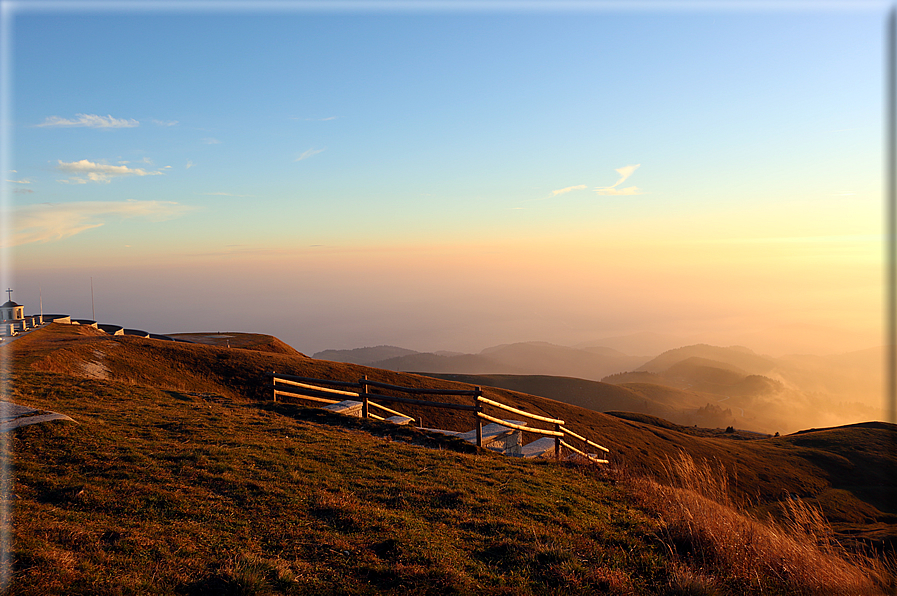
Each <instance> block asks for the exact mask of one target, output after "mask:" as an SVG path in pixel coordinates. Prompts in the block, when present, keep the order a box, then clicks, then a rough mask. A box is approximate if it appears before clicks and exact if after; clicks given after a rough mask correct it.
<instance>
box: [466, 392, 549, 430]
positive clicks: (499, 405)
mask: <svg viewBox="0 0 897 596" xmlns="http://www.w3.org/2000/svg"><path fill="white" fill-rule="evenodd" d="M478 401H480V402H482V403H484V404H489V405H490V406H495V407H496V408H500V409H502V410H506V411H508V412H513V413H514V414H518V415H519V416H526V417H527V418H532V419H533V420H541V421H542V422H549V423H551V424H563V423H564V421H563V420H557V419H555V418H547V417H545V416H537V415H536V414H530V413H529V412H524V411H523V410H518V409H517V408H512V407H511V406H506V405H505V404H503V403H501V402H497V401H492V400H491V399H486V398H485V397H480V398H479V399H478Z"/></svg>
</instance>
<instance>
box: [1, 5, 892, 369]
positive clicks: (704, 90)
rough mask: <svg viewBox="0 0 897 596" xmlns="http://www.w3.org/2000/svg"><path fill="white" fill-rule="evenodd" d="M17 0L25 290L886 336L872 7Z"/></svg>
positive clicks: (16, 280)
mask: <svg viewBox="0 0 897 596" xmlns="http://www.w3.org/2000/svg"><path fill="white" fill-rule="evenodd" d="M18 6H19V10H18V12H17V13H16V16H15V20H14V23H13V25H12V27H11V29H12V33H13V38H12V46H13V49H14V53H13V56H12V59H11V66H12V73H11V74H12V77H11V81H12V87H11V91H10V93H9V95H10V96H11V99H12V107H11V112H12V113H11V123H10V127H9V129H8V132H9V134H10V135H11V147H12V156H11V159H10V160H9V166H8V169H10V170H14V171H10V172H7V178H6V179H7V180H8V181H9V182H7V183H6V189H7V193H8V194H7V196H8V197H13V201H12V208H13V209H14V213H15V219H14V220H13V221H14V223H13V224H12V225H13V227H12V230H11V231H10V232H9V233H8V234H7V236H8V238H7V245H10V244H14V245H15V246H12V247H10V248H8V249H7V250H8V255H9V256H10V257H11V258H12V259H13V263H14V274H9V273H8V274H7V275H8V277H9V279H8V282H9V283H10V284H14V285H15V286H16V288H17V292H19V293H17V294H16V296H17V297H20V298H21V299H22V300H20V301H23V300H28V301H29V302H34V294H36V293H37V292H36V290H37V289H38V288H35V287H34V286H38V287H40V288H44V290H43V292H44V296H45V303H46V300H47V299H48V298H47V294H48V292H47V288H51V290H50V295H51V296H52V297H51V298H49V299H50V300H51V304H54V308H56V309H57V310H62V311H63V312H69V311H78V312H72V314H75V315H77V316H85V314H89V313H84V312H83V308H84V304H83V292H81V290H83V287H81V286H83V285H84V284H83V280H84V279H85V278H86V277H94V278H95V281H97V282H98V285H99V286H100V287H101V288H102V291H103V295H104V296H105V297H106V300H104V302H103V305H104V311H102V312H103V314H104V316H108V317H112V318H113V319H115V320H113V321H109V322H119V324H126V325H129V326H143V327H148V326H151V327H153V329H152V331H159V332H165V331H169V332H171V331H202V330H217V326H219V325H220V326H222V327H227V325H226V324H225V323H228V324H238V326H239V327H240V328H239V329H232V330H244V331H259V332H267V333H273V334H275V335H279V336H281V337H282V338H283V339H285V340H286V341H288V342H290V343H291V344H292V345H294V346H296V347H297V348H298V349H300V350H305V351H316V350H320V349H325V348H341V347H356V346H361V345H372V344H377V343H392V344H398V345H406V346H407V347H411V348H416V349H474V348H482V347H486V346H488V345H491V344H494V343H502V342H507V341H520V340H525V339H533V340H543V339H544V340H549V341H556V342H558V343H574V342H579V341H588V339H589V338H599V337H602V336H603V335H614V334H618V333H623V332H634V331H642V330H649V329H654V330H663V331H670V332H676V333H681V334H684V335H688V336H693V335H700V334H702V333H705V334H706V333H710V332H717V335H716V336H715V339H716V340H719V341H723V340H725V339H726V338H730V339H733V340H734V339H737V337H738V336H739V334H744V333H748V332H754V331H756V330H757V329H759V328H763V327H766V326H768V327H770V328H771V329H772V328H775V327H776V326H781V325H787V324H791V323H796V322H799V323H806V324H814V325H821V326H827V327H831V328H838V329H840V330H841V331H843V332H844V333H848V334H857V333H859V334H861V335H862V336H863V337H864V338H865V339H863V340H862V341H865V342H871V343H870V344H869V345H872V344H874V343H875V339H874V338H875V337H877V335H876V334H879V333H880V325H879V321H880V317H879V314H880V312H881V304H880V300H881V292H882V288H881V279H880V268H881V255H882V250H883V248H882V246H881V232H882V219H881V217H882V209H883V207H882V194H881V193H882V183H883V174H884V172H883V156H882V150H883V148H882V140H883V128H882V127H883V124H884V120H883V114H884V110H883V85H882V76H883V68H884V67H883V33H884V18H883V17H884V12H885V10H884V9H885V7H886V6H887V5H886V4H865V5H862V7H861V8H859V9H856V10H851V9H847V8H843V7H842V8H838V9H832V10H818V9H816V10H814V9H812V8H810V9H806V10H792V11H781V10H780V11H773V12H768V11H767V12H763V11H761V10H732V9H731V5H726V4H716V5H713V6H715V7H716V8H715V9H713V10H663V11H659V10H656V9H655V10H650V9H647V10H634V11H630V12H627V11H625V10H622V9H618V10H571V11H566V12H563V11H558V12H552V11H550V10H541V11H527V10H522V9H519V8H518V9H515V8H513V7H511V8H502V9H498V10H495V11H493V12H481V11H466V12H465V11H464V10H451V11H447V10H439V9H437V8H432V7H433V5H430V6H431V8H432V9H431V10H423V11H407V10H405V11H403V10H385V9H382V8H383V5H375V6H379V7H380V9H377V10H372V11H366V12H358V11H355V12H353V11H339V12H337V11H333V12H326V11H303V10H291V11H285V12H280V13H277V12H272V11H262V12H253V11H252V10H251V9H248V10H241V11H236V12H222V11H217V12H216V11H215V10H207V11H197V12H173V13H168V14H162V13H154V12H152V11H149V12H140V13H128V12H124V13H122V12H113V11H103V10H92V11H89V12H79V10H78V9H77V8H76V9H75V10H72V11H69V12H61V11H59V10H55V11H52V10H51V11H42V12H29V11H28V10H27V4H20V5H18ZM73 6H75V7H77V6H79V5H78V4H77V3H73ZM588 6H591V7H592V8H595V7H598V8H600V7H601V6H602V5H600V4H595V5H588ZM588 6H587V7H588ZM808 6H812V5H808ZM23 7H25V9H24V10H21V8H23ZM10 239H12V242H10ZM275 272H283V273H285V274H286V276H287V278H288V279H279V280H277V281H272V275H273V274H275ZM360 279H364V280H365V285H366V287H367V288H368V289H369V291H370V295H368V296H358V295H354V296H347V295H346V291H347V288H351V287H353V284H354V281H347V280H360ZM387 279H392V280H393V281H394V282H395V283H399V284H401V285H402V286H404V287H406V288H412V289H413V290H412V291H410V292H409V293H407V294H405V295H402V294H400V293H397V292H396V291H395V290H394V289H392V286H391V285H390V283H389V282H388V281H387ZM145 280H153V281H155V282H158V283H157V286H154V285H153V284H150V283H148V284H147V285H143V283H144V281H145ZM796 280H801V283H800V285H799V286H795V285H794V284H795V283H796ZM72 286H77V287H78V288H79V289H78V291H76V292H74V293H72V292H71V291H70V289H69V288H71V287H72ZM845 286H846V287H845ZM248 288H251V290H250V292H249V293H250V296H251V300H252V302H253V303H254V304H257V306H256V307H254V308H253V309H252V316H249V317H246V318H240V319H238V320H235V319H234V318H233V317H232V314H231V313H230V309H231V308H232V307H231V305H232V304H234V303H235V302H236V301H239V300H240V299H241V297H245V296H246V295H247V289H248ZM458 288H482V289H481V290H479V291H476V292H472V293H471V292H462V291H459V290H458ZM559 288H562V289H559ZM759 288H763V290H762V291H761V290H760V289H759ZM350 293H352V292H351V291H350ZM484 293H485V294H486V295H483V294H484ZM172 295H176V296H178V299H179V300H180V301H182V304H183V308H182V311H181V312H179V313H178V315H177V316H176V317H175V318H174V319H172V318H163V317H161V316H160V315H156V314H150V313H147V312H145V311H146V310H147V309H148V307H145V306H143V302H142V301H143V300H146V301H147V303H149V304H152V303H153V302H157V301H159V300H162V299H165V298H166V297H168V296H172ZM473 295H477V297H476V298H474V296H473ZM73 296H79V298H74V297H73ZM595 304H600V305H601V308H600V309H599V310H600V314H599V313H596V309H595V308H594V305H595ZM138 308H142V309H144V312H135V310H136V309H138ZM294 308H298V311H299V312H298V313H297V314H296V316H295V317H293V319H292V321H293V323H291V325H293V326H291V327H289V328H286V327H285V326H284V325H285V324H284V322H283V315H284V313H285V312H289V311H290V310H291V309H294ZM79 309H80V310H79ZM266 313H267V314H266ZM275 313H276V314H275ZM97 316H98V318H101V317H100V313H98V315H97ZM222 319H223V320H224V322H222ZM190 325H199V326H200V327H201V328H199V327H197V328H194V327H193V326H190ZM184 326H190V327H189V328H182V327H184ZM771 333H772V332H771ZM863 334H864V335H863ZM707 337H711V335H708V336H707ZM851 337H854V336H853V335H852V336H851ZM858 341H859V340H858ZM768 344H769V346H767V348H769V349H772V348H774V347H775V339H774V336H773V335H770V340H769V342H768Z"/></svg>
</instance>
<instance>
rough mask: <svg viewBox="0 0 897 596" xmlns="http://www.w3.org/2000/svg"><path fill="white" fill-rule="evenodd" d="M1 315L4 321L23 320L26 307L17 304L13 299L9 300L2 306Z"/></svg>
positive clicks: (0, 308)
mask: <svg viewBox="0 0 897 596" xmlns="http://www.w3.org/2000/svg"><path fill="white" fill-rule="evenodd" d="M0 317H2V319H3V322H4V323H11V322H14V321H22V320H24V319H25V307H24V306H22V305H21V304H16V303H15V302H13V301H12V300H7V301H6V302H4V303H3V305H2V306H0Z"/></svg>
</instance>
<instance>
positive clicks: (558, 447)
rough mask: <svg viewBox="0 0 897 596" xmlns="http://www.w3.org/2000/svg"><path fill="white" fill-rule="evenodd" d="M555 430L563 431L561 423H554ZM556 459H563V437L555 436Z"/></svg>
mask: <svg viewBox="0 0 897 596" xmlns="http://www.w3.org/2000/svg"><path fill="white" fill-rule="evenodd" d="M554 430H555V432H561V425H560V424H558V423H556V422H555V424H554ZM554 459H555V460H557V461H561V438H560V437H555V438H554Z"/></svg>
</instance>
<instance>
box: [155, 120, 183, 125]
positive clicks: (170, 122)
mask: <svg viewBox="0 0 897 596" xmlns="http://www.w3.org/2000/svg"><path fill="white" fill-rule="evenodd" d="M153 124H155V125H156V126H176V125H177V124H178V121H177V120H153Z"/></svg>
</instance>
